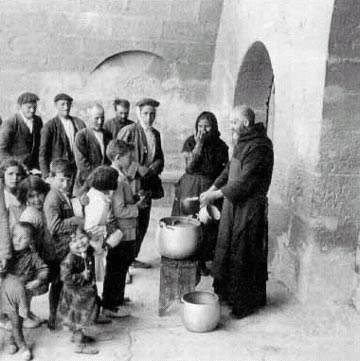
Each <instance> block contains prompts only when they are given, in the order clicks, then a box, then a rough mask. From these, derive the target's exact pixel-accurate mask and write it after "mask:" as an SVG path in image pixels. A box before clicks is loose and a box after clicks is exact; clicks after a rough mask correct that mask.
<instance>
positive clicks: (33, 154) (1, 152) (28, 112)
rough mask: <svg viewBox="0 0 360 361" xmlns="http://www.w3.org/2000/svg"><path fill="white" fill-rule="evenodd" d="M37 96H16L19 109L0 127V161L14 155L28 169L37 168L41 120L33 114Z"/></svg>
mask: <svg viewBox="0 0 360 361" xmlns="http://www.w3.org/2000/svg"><path fill="white" fill-rule="evenodd" d="M38 100H39V97H38V96H37V95H36V94H33V93H23V94H21V95H20V96H19V98H18V101H17V102H18V106H19V111H18V112H17V113H16V114H15V115H13V116H12V117H11V118H10V119H8V120H6V121H5V122H4V123H3V124H2V126H1V128H0V161H3V160H4V159H6V158H8V157H15V158H17V160H19V161H20V162H22V163H23V164H24V165H25V166H26V167H27V168H28V169H29V170H32V169H39V147H40V131H41V128H42V126H43V122H42V120H41V118H40V117H38V116H37V115H35V113H36V107H37V102H38Z"/></svg>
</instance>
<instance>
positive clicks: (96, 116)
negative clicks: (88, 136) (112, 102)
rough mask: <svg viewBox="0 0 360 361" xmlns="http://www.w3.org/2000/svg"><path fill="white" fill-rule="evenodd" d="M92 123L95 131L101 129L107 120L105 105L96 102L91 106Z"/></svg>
mask: <svg viewBox="0 0 360 361" xmlns="http://www.w3.org/2000/svg"><path fill="white" fill-rule="evenodd" d="M89 117H90V125H91V127H92V128H93V130H95V131H101V130H102V128H103V125H104V121H105V111H104V107H103V106H102V105H101V104H99V103H94V104H93V105H92V106H91V107H90V108H89Z"/></svg>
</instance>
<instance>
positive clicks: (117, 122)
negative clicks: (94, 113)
mask: <svg viewBox="0 0 360 361" xmlns="http://www.w3.org/2000/svg"><path fill="white" fill-rule="evenodd" d="M113 106H114V110H115V118H112V119H109V120H107V121H106V122H105V124H104V129H105V130H107V131H108V132H109V133H111V134H112V138H113V139H116V137H117V135H118V134H119V131H120V129H121V128H124V127H126V126H127V125H129V124H132V123H134V122H133V121H131V120H130V119H128V116H129V111H130V102H129V101H128V100H126V99H119V98H115V100H114V101H113Z"/></svg>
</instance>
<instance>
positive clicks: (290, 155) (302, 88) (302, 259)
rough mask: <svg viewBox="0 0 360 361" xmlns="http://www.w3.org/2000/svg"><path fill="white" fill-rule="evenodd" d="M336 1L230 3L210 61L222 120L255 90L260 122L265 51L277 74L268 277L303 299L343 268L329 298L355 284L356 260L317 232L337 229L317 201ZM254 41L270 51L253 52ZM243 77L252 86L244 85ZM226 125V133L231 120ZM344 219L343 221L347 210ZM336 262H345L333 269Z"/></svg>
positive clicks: (213, 96)
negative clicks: (329, 246) (329, 248)
mask: <svg viewBox="0 0 360 361" xmlns="http://www.w3.org/2000/svg"><path fill="white" fill-rule="evenodd" d="M333 6H334V3H333V1H331V0H323V1H316V2H313V1H310V0H309V1H301V0H297V1H287V0H279V1H264V0H255V1H254V0H244V1H239V2H235V1H231V0H228V1H225V2H224V8H223V14H222V19H221V22H220V27H219V34H218V39H217V46H216V53H215V60H214V65H213V82H212V88H211V101H212V102H214V104H215V105H216V106H217V108H218V112H219V113H221V114H222V115H221V117H222V118H224V119H226V116H227V115H226V112H227V110H229V109H231V107H232V105H233V104H234V103H237V102H239V99H240V100H241V99H246V98H247V97H248V94H246V92H249V93H250V92H252V94H255V96H256V97H259V98H258V99H260V100H261V99H262V103H261V102H260V103H259V102H258V101H256V102H255V103H254V106H255V107H256V108H257V115H258V118H259V119H260V120H261V119H263V117H264V108H266V102H267V101H269V97H266V96H264V95H263V96H262V98H261V97H260V95H261V94H266V92H267V94H269V95H270V88H271V82H269V79H270V77H269V76H268V75H271V73H270V72H263V71H262V70H261V62H262V63H263V66H265V65H266V63H269V61H268V60H267V56H266V53H267V54H268V56H269V59H270V63H271V67H272V70H273V75H274V84H273V86H274V88H273V91H274V95H273V97H272V99H271V100H272V101H270V105H271V108H272V109H270V110H271V111H270V114H271V117H272V124H271V125H272V126H271V128H272V129H271V133H272V134H271V135H272V139H273V141H274V150H275V168H274V175H273V182H272V186H271V189H270V208H269V219H270V242H271V244H270V264H271V267H270V271H271V275H270V276H271V277H275V278H277V279H278V280H280V281H281V282H283V283H284V284H286V285H287V286H288V287H289V288H290V289H292V290H293V291H294V292H295V293H296V294H297V296H298V298H299V299H301V300H303V301H305V300H308V299H310V298H313V299H316V298H318V297H319V290H320V289H321V290H322V291H323V295H322V298H323V299H324V300H325V299H327V297H328V295H329V290H330V289H331V290H332V291H333V288H332V287H328V285H329V284H330V282H332V281H331V277H332V278H334V276H335V279H337V278H336V274H338V272H339V271H340V270H341V272H342V275H344V274H347V275H348V279H349V283H348V284H347V285H346V286H345V285H344V284H343V283H341V282H333V285H335V284H336V285H337V286H339V288H340V289H339V290H338V292H332V295H331V298H334V297H335V298H336V297H340V298H341V297H343V296H344V297H349V288H348V287H347V286H348V285H349V284H350V283H351V282H352V281H351V272H352V268H351V266H350V261H349V260H351V257H350V258H349V257H347V255H346V256H344V257H343V256H342V254H341V251H340V250H339V249H338V248H336V250H335V253H334V255H333V256H330V255H329V257H327V255H324V253H323V252H322V251H321V249H320V246H319V243H320V241H319V237H317V236H318V235H319V233H317V230H318V229H319V228H321V229H326V232H332V231H333V229H334V222H333V219H332V218H328V217H324V216H323V215H321V212H319V207H318V204H317V203H316V199H317V198H316V197H317V194H318V193H317V191H318V189H319V188H318V180H319V178H320V174H319V169H318V166H319V161H320V157H321V149H322V148H321V147H322V134H323V128H322V127H323V122H322V110H323V97H324V87H325V74H326V61H327V57H328V40H329V33H330V24H331V19H332V12H333ZM254 44H262V46H256V47H257V49H266V50H261V51H260V53H259V55H258V56H256V55H255V56H254V53H253V54H251V53H252V52H253V49H254ZM249 58H253V59H256V58H258V60H256V62H257V63H258V64H257V65H256V63H254V64H253V65H254V66H251V64H247V63H248V59H249ZM261 59H263V60H261ZM267 67H268V66H267ZM244 68H245V69H247V70H246V71H245V72H244V71H243V70H244ZM256 69H257V70H256ZM259 69H260V70H261V71H259ZM244 73H245V76H244V75H242V74H244ZM261 73H263V75H262V76H260V78H259V74H261ZM266 78H268V80H266ZM244 79H245V80H246V81H247V83H245V85H244V84H239V81H240V80H244ZM219 84H220V86H219ZM246 84H248V85H246ZM267 84H268V85H267ZM266 88H267V89H266ZM265 90H266V92H265ZM261 104H262V105H261ZM221 129H222V130H223V132H224V133H226V134H229V130H228V125H227V124H226V123H223V124H222V127H221ZM320 202H321V204H324V200H321V201H320ZM341 216H342V217H343V219H346V214H345V213H342V215H341ZM330 259H332V260H333V261H332V262H330ZM345 259H346V262H345ZM334 260H335V261H334ZM340 260H342V261H340ZM336 261H339V262H341V266H339V267H338V268H337V269H334V267H333V265H334V263H336ZM324 270H326V271H325V272H324ZM319 285H320V286H321V287H320V286H319ZM342 285H343V286H344V287H342ZM345 288H346V290H345ZM350 288H351V287H350ZM342 292H343V293H342ZM345 294H346V296H345ZM325 295H326V296H325Z"/></svg>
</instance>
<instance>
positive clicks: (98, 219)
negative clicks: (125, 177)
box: [84, 166, 123, 282]
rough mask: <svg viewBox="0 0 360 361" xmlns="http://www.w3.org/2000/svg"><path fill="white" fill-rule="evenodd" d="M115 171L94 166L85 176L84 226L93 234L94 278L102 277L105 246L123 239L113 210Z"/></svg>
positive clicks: (116, 243)
mask: <svg viewBox="0 0 360 361" xmlns="http://www.w3.org/2000/svg"><path fill="white" fill-rule="evenodd" d="M117 179H118V172H117V171H116V170H115V169H113V168H111V167H107V166H100V167H97V168H96V169H95V170H94V171H93V172H92V173H91V174H90V176H89V177H88V179H87V185H88V187H90V190H89V191H88V193H87V197H88V200H89V203H88V204H87V205H86V206H85V224H84V229H85V230H86V231H87V232H89V233H90V234H91V235H92V237H91V241H90V244H91V246H92V247H93V248H94V250H95V273H96V281H98V282H103V281H104V273H105V267H104V263H105V262H104V258H105V247H106V246H108V247H115V246H117V245H118V244H119V242H120V241H121V239H122V236H123V234H122V232H121V231H120V229H119V228H118V227H117V224H116V221H115V218H114V214H113V211H112V203H111V195H112V192H113V191H114V190H115V189H116V187H117Z"/></svg>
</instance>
